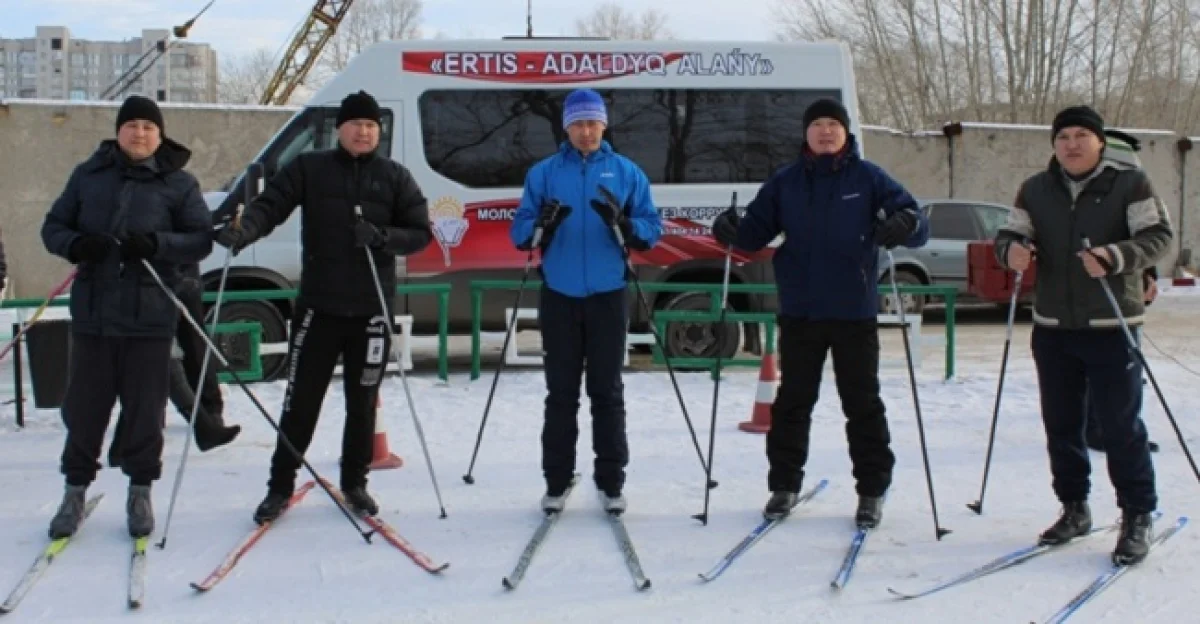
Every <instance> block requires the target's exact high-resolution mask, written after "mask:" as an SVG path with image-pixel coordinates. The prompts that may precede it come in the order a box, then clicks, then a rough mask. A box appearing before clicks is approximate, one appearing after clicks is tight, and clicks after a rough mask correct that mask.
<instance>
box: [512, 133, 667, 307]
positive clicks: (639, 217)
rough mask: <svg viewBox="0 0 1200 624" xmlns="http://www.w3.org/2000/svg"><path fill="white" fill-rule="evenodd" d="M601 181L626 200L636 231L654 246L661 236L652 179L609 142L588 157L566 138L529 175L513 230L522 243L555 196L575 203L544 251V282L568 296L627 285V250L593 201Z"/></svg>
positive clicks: (516, 241)
mask: <svg viewBox="0 0 1200 624" xmlns="http://www.w3.org/2000/svg"><path fill="white" fill-rule="evenodd" d="M599 185H604V187H605V188H607V189H608V190H609V191H611V192H612V193H613V194H614V195H616V196H617V197H619V198H620V199H621V200H622V202H623V204H624V206H625V210H626V216H627V217H628V218H629V222H630V223H631V224H632V225H633V233H634V235H635V236H637V237H638V238H639V239H641V240H642V241H645V243H646V244H647V245H649V246H650V247H653V246H654V245H655V243H657V242H658V239H659V238H661V237H662V217H661V216H660V215H659V214H658V209H656V208H655V207H654V201H653V200H652V199H651V198H650V180H649V179H648V178H646V174H645V173H643V172H642V170H641V169H639V168H638V166H637V165H636V164H634V162H633V161H632V160H629V159H628V158H626V157H624V156H622V155H620V154H618V153H616V152H614V151H613V149H612V146H610V145H609V144H608V141H603V142H602V143H601V146H600V149H599V150H598V151H596V152H593V153H591V154H589V155H588V156H587V158H586V159H585V158H584V157H583V156H582V155H581V154H580V153H579V150H577V149H575V148H574V147H572V146H571V144H570V143H569V142H563V144H562V146H560V147H559V150H558V153H556V154H554V155H553V156H550V157H549V158H546V159H544V160H542V161H541V162H539V163H537V164H536V165H534V166H533V167H532V168H531V169H530V170H529V173H528V174H526V176H525V191H524V193H523V194H522V195H521V206H520V207H519V208H518V209H517V214H516V216H514V217H513V223H512V228H511V229H510V230H509V236H510V237H511V238H512V242H513V244H514V245H516V246H518V247H520V246H522V245H524V244H525V243H527V242H528V241H529V239H530V238H531V237H532V236H533V229H534V225H535V223H536V221H537V218H538V215H539V214H540V213H541V209H542V204H543V203H546V202H548V201H550V200H552V199H556V200H558V202H559V203H560V204H562V205H564V206H570V207H571V214H570V215H568V216H567V218H566V219H565V220H564V221H563V222H562V224H561V225H559V226H558V229H557V230H556V231H555V232H554V237H553V238H552V239H550V245H549V246H548V247H546V248H545V249H544V250H543V251H542V276H543V278H544V279H545V283H546V286H547V287H548V288H550V289H551V290H553V291H555V292H558V293H560V294H563V295H567V296H568V297H587V296H589V295H594V294H597V293H606V292H612V291H614V290H620V289H622V288H625V255H624V250H622V249H621V248H620V247H619V246H617V241H616V239H615V237H614V236H613V232H612V230H611V229H610V228H609V227H608V226H606V225H604V221H603V220H602V219H601V218H600V215H598V214H596V211H595V210H594V209H593V208H592V206H591V200H593V199H597V200H601V201H603V197H601V195H600V193H599V192H598V191H597V190H596V187H597V186H599Z"/></svg>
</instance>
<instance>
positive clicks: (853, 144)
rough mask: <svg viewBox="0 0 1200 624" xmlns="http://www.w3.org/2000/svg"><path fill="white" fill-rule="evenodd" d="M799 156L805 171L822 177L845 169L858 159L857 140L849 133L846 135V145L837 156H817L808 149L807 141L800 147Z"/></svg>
mask: <svg viewBox="0 0 1200 624" xmlns="http://www.w3.org/2000/svg"><path fill="white" fill-rule="evenodd" d="M800 154H801V155H800V158H801V160H802V161H803V162H804V168H805V169H806V170H808V171H811V172H813V173H816V174H822V175H823V174H829V173H833V172H836V171H839V170H841V169H845V168H846V167H848V166H850V165H852V164H854V163H855V162H856V161H858V160H859V158H860V157H859V155H858V140H857V139H856V138H855V137H854V135H853V134H850V133H847V134H846V145H845V146H844V147H842V151H841V152H838V153H837V154H822V155H820V156H818V155H816V154H814V153H813V152H812V150H810V149H809V148H808V141H805V142H804V143H803V144H802V145H801V147H800Z"/></svg>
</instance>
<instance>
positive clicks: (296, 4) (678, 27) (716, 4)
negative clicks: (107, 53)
mask: <svg viewBox="0 0 1200 624" xmlns="http://www.w3.org/2000/svg"><path fill="white" fill-rule="evenodd" d="M207 1H208V0H0V15H2V16H3V17H2V18H0V37H4V38H23V37H32V36H33V34H34V29H35V27H36V26H39V25H42V26H66V27H67V28H68V29H70V31H71V35H72V36H73V37H77V38H80V39H96V40H123V39H131V38H134V37H137V36H139V35H140V34H141V29H142V28H169V27H171V26H174V25H177V24H180V23H182V22H184V21H186V20H187V19H188V18H190V17H191V16H192V15H194V14H195V13H196V12H197V11H199V10H200V9H201V8H202V7H203V6H204V5H205V4H206V3H207ZM620 2H621V4H622V6H624V7H625V8H626V9H628V10H630V11H634V12H637V13H640V12H641V11H643V10H645V9H646V8H649V7H655V8H658V9H659V10H660V11H663V12H665V13H667V15H668V16H669V17H668V23H667V26H668V28H669V29H670V30H671V31H672V33H673V34H674V35H675V37H676V38H677V39H720V40H765V39H771V38H773V35H774V31H773V27H772V24H771V6H772V4H773V0H749V1H746V2H740V3H737V4H736V9H735V10H731V7H732V6H735V5H734V4H733V3H731V2H730V0H620ZM314 3H315V0H216V2H215V4H213V6H212V8H211V9H209V11H208V12H207V13H205V14H204V16H203V17H201V18H200V19H199V20H198V21H197V22H196V25H195V26H194V27H193V29H192V31H191V33H190V35H189V37H188V38H189V39H190V40H192V41H196V42H203V43H209V44H211V45H212V46H213V47H214V48H216V50H217V54H218V56H222V55H230V54H241V53H245V52H249V51H252V50H254V49H255V48H260V47H263V48H268V49H270V50H271V51H272V52H276V51H277V50H278V49H279V48H280V47H281V46H283V45H285V44H286V42H287V41H288V40H289V39H290V36H291V34H292V33H293V32H294V30H295V29H296V28H297V27H298V26H299V25H300V23H301V22H302V20H303V19H304V18H305V17H306V16H307V15H308V12H309V11H310V10H311V9H312V7H313V5H314ZM597 4H599V2H591V1H589V0H533V29H534V35H574V34H575V32H574V24H575V19H576V18H578V17H581V16H583V15H585V14H587V13H589V12H590V11H591V10H592V9H593V8H594V7H595V6H596V5H597ZM525 6H526V0H425V9H424V19H423V22H422V24H423V26H422V28H423V31H424V34H425V35H426V36H432V35H433V34H435V33H438V32H441V33H444V34H445V35H447V36H449V37H453V38H464V37H479V38H485V39H495V38H499V37H501V36H503V35H523V34H524V33H525ZM14 7H15V10H14ZM351 10H352V11H353V10H354V9H353V8H351Z"/></svg>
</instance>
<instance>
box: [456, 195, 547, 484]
mask: <svg viewBox="0 0 1200 624" xmlns="http://www.w3.org/2000/svg"><path fill="white" fill-rule="evenodd" d="M551 203H552V204H553V205H554V207H555V208H554V209H555V210H556V211H557V210H561V209H562V207H561V206H560V205H559V204H558V202H557V201H552V202H551ZM542 234H543V228H542V226H541V225H539V226H537V227H535V228H534V229H533V238H532V239H531V242H530V244H529V254H528V255H527V256H525V270H524V272H522V273H521V285H520V286H518V287H517V300H516V302H515V303H513V312H512V318H511V319H510V320H509V321H508V327H507V328H506V329H505V331H504V346H503V347H502V348H501V349H500V353H501V354H504V353H508V343H509V341H510V340H512V337H513V334H515V333H516V328H517V312H518V311H519V310H520V309H521V296H522V295H523V294H524V293H525V284H526V282H528V281H529V271H530V270H531V269H532V268H533V252H534V250H535V249H537V248H538V246H539V245H541V244H542ZM504 364H505V360H504V357H503V356H501V358H500V364H499V365H498V366H497V367H496V374H495V375H493V376H492V388H491V390H489V391H488V398H487V404H486V405H484V407H483V419H482V420H481V421H480V422H479V433H478V434H476V436H475V450H474V451H472V452H471V463H470V465H468V466H467V473H466V474H464V475H463V478H462V479H463V482H464V483H466V484H467V485H474V484H475V477H474V476H473V473H474V472H475V459H476V458H477V457H478V456H479V445H480V444H481V443H482V442H483V429H484V427H486V426H487V421H488V414H490V413H491V411H492V398H493V397H495V396H496V385H497V384H498V383H500V372H501V371H503V370H504Z"/></svg>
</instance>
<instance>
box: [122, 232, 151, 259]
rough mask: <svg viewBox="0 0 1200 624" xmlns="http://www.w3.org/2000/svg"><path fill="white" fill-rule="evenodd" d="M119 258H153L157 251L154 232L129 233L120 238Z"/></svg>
mask: <svg viewBox="0 0 1200 624" xmlns="http://www.w3.org/2000/svg"><path fill="white" fill-rule="evenodd" d="M120 242H121V259H122V260H125V261H126V262H128V261H136V260H141V259H143V258H146V259H149V258H153V257H154V254H155V252H157V251H158V238H157V237H155V235H154V233H153V232H151V233H149V234H130V235H128V236H126V237H125V238H122V239H120Z"/></svg>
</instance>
